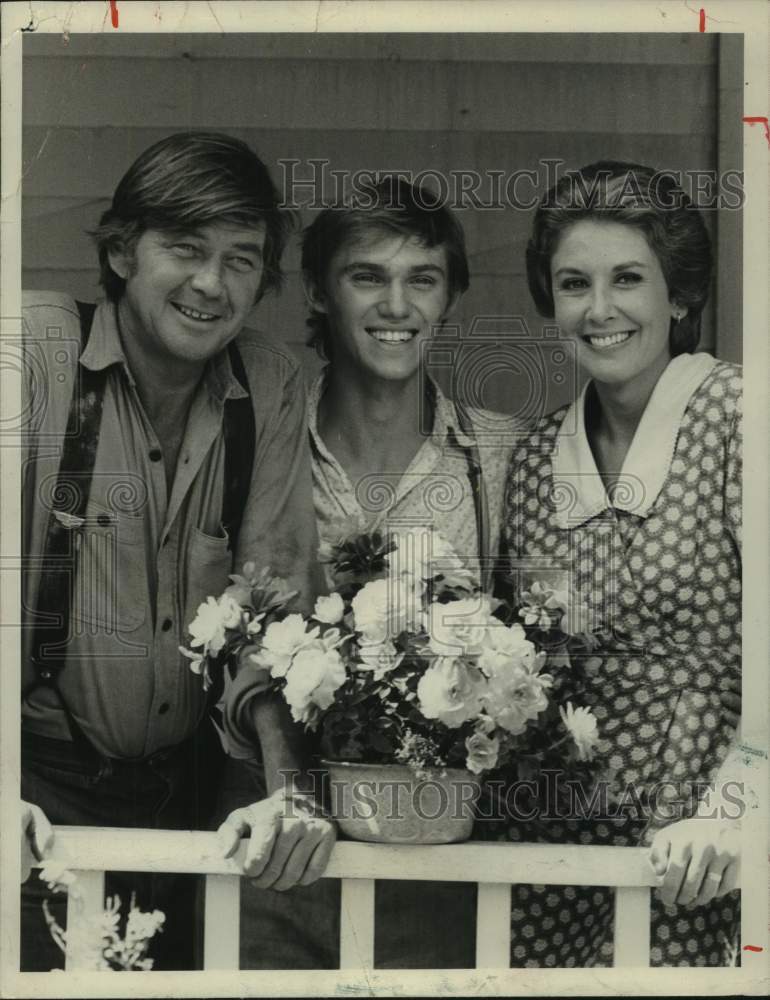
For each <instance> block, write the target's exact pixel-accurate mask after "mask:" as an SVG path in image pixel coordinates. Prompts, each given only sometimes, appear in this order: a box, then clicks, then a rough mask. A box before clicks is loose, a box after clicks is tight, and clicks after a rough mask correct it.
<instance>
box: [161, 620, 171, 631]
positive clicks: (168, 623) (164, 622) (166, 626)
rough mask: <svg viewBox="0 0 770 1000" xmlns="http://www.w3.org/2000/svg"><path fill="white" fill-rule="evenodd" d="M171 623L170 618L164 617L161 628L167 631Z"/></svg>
mask: <svg viewBox="0 0 770 1000" xmlns="http://www.w3.org/2000/svg"><path fill="white" fill-rule="evenodd" d="M173 624H174V623H173V621H172V620H171V619H170V618H164V619H163V624H162V625H161V628H162V629H163V631H164V632H168V630H169V629H170V628H171V626H172V625H173Z"/></svg>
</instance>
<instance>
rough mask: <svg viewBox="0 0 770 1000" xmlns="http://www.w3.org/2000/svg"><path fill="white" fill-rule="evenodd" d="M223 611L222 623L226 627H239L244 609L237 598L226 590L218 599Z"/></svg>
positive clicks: (220, 608)
mask: <svg viewBox="0 0 770 1000" xmlns="http://www.w3.org/2000/svg"><path fill="white" fill-rule="evenodd" d="M217 604H218V605H219V610H220V611H221V613H222V624H223V625H224V627H225V628H238V626H239V625H240V624H241V617H242V615H243V610H242V608H241V605H240V604H239V603H238V601H236V599H235V598H234V597H233V596H232V595H231V594H228V593H227V592H225V593H224V594H222V596H221V597H220V598H219V600H218V601H217Z"/></svg>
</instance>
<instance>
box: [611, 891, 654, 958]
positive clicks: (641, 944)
mask: <svg viewBox="0 0 770 1000" xmlns="http://www.w3.org/2000/svg"><path fill="white" fill-rule="evenodd" d="M614 965H615V968H622V967H626V968H629V967H631V968H638V967H640V966H644V967H645V968H648V967H649V965H650V889H649V887H648V886H622V887H618V888H617V889H616V890H615V961H614Z"/></svg>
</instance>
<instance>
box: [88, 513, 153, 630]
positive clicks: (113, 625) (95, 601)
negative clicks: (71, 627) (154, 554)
mask: <svg viewBox="0 0 770 1000" xmlns="http://www.w3.org/2000/svg"><path fill="white" fill-rule="evenodd" d="M74 537H75V539H76V542H75V544H76V545H77V547H78V556H77V566H78V569H77V583H76V586H75V594H74V598H73V602H72V619H73V622H74V623H76V627H77V624H79V625H81V626H85V627H86V630H87V631H89V632H91V633H92V634H93V633H95V632H97V631H98V632H101V633H107V634H115V633H119V632H129V631H133V630H134V629H136V628H138V627H139V626H140V625H142V623H143V622H145V621H146V620H147V619H148V618H149V617H150V608H149V591H148V571H149V566H148V560H147V553H146V549H145V545H144V519H143V518H141V517H131V516H128V515H125V514H115V513H113V512H108V511H105V510H104V509H103V508H99V507H97V506H95V505H89V507H88V510H87V513H86V519H85V523H84V524H83V526H82V527H80V528H78V529H77V530H76V533H75V535H74Z"/></svg>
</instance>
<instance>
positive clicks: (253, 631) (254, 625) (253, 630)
mask: <svg viewBox="0 0 770 1000" xmlns="http://www.w3.org/2000/svg"><path fill="white" fill-rule="evenodd" d="M264 617H265V613H264V612H262V614H261V615H254V617H253V618H252V619H251V621H250V622H249V623H248V624H247V626H246V632H247V633H248V635H259V633H260V632H261V631H262V619H263V618H264Z"/></svg>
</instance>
